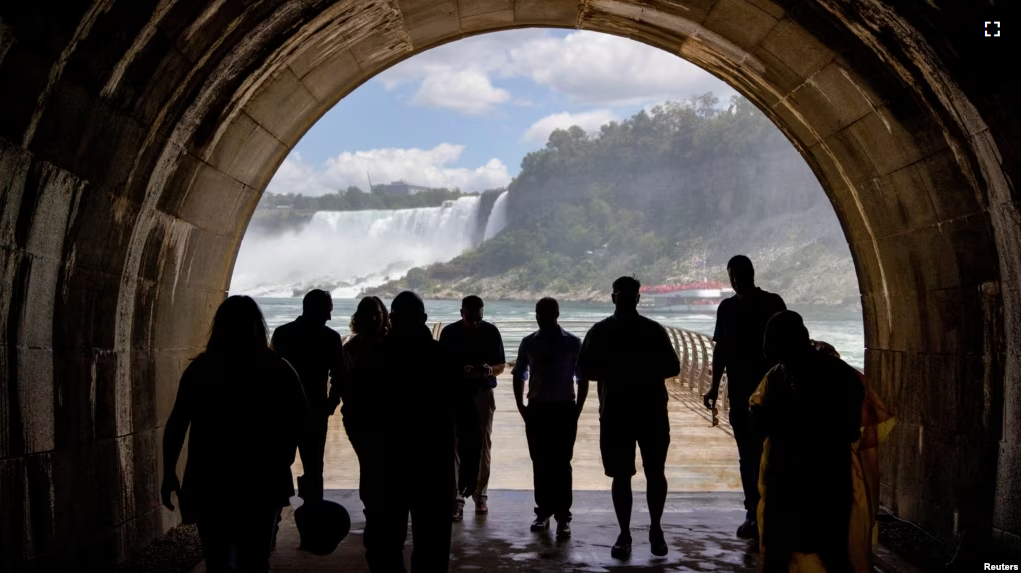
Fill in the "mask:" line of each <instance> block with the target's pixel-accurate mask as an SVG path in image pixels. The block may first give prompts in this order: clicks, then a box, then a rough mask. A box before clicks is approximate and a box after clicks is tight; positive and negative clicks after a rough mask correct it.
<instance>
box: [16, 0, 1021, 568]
mask: <svg viewBox="0 0 1021 573" xmlns="http://www.w3.org/2000/svg"><path fill="white" fill-rule="evenodd" d="M14 4H18V6H14ZM926 10H928V8H923V9H921V10H918V11H907V12H897V11H896V10H894V9H893V8H890V7H889V6H887V5H885V4H883V3H881V2H879V1H878V0H863V1H862V2H858V3H853V4H848V3H840V2H835V1H833V0H820V1H818V2H812V3H801V2H792V1H787V0H776V1H775V2H774V1H770V0H669V1H668V0H634V1H630V0H545V1H544V0H366V1H355V0H340V1H334V0H301V1H297V0H293V1H280V0H264V1H261V2H260V1H246V0H218V1H211V2H204V1H201V0H161V1H156V0H147V1H134V0H133V1H131V2H128V1H126V0H120V1H118V0H94V1H92V2H91V3H88V4H87V5H86V3H81V4H79V5H76V7H75V8H68V7H66V6H64V5H61V6H60V7H59V8H50V7H48V6H47V2H43V1H40V2H36V3H32V4H24V3H9V4H5V5H4V6H3V7H2V8H0V85H3V86H4V88H3V95H2V98H3V105H2V106H0V205H2V211H0V273H2V274H0V287H2V288H0V324H2V325H3V327H4V328H3V329H0V338H2V340H3V344H2V345H0V364H2V365H3V368H0V495H2V499H3V505H4V512H3V514H4V515H3V516H2V517H0V525H2V526H3V529H2V530H0V540H2V544H3V547H4V551H3V554H4V557H3V564H4V569H5V570H12V571H18V570H22V569H28V568H30V566H29V565H28V563H36V565H33V566H31V568H35V567H40V568H41V567H46V566H54V567H60V566H62V565H65V564H68V563H71V562H75V561H77V562H79V563H83V562H91V563H96V564H101V563H109V562H110V561H113V560H116V559H119V558H123V557H124V556H125V555H127V554H128V553H130V552H131V551H132V550H133V549H135V548H137V547H139V546H141V545H143V544H145V543H146V542H148V541H149V540H151V539H152V538H153V537H154V536H155V535H158V534H159V533H160V532H161V531H164V530H165V529H166V528H168V527H169V526H171V525H173V524H174V523H175V522H176V520H177V518H176V517H175V516H174V515H172V514H170V513H169V512H166V511H164V510H162V509H160V508H159V505H158V504H159V502H158V494H157V490H158V482H159V476H160V471H161V468H160V467H159V465H160V462H159V455H158V450H159V442H160V439H161V426H162V424H163V423H164V421H165V420H166V417H167V415H168V413H169V409H170V407H171V405H172V403H173V399H174V393H175V389H176V386H177V379H178V377H179V375H180V372H181V371H182V369H183V367H184V364H185V361H186V360H187V358H188V357H190V356H192V355H194V354H195V353H196V352H197V351H198V350H199V348H200V346H201V345H202V344H203V342H204V336H205V334H206V332H207V328H208V324H209V319H210V318H211V316H212V314H213V312H214V311H215V308H216V306H217V305H218V304H219V302H220V301H221V300H222V299H223V297H224V295H225V291H226V288H227V286H228V282H229V280H230V276H231V273H232V267H233V262H234V259H235V257H236V254H237V251H238V248H239V246H240V242H241V239H242V236H243V234H244V231H245V228H246V226H247V223H248V220H249V218H250V217H251V214H252V211H253V210H254V208H255V205H256V203H257V202H258V199H259V196H260V193H261V191H262V190H263V189H264V188H265V186H266V184H267V183H268V181H269V178H270V177H271V176H272V174H273V173H274V172H275V170H276V168H277V167H278V166H279V164H280V163H281V162H282V161H283V159H284V157H285V156H286V155H287V152H288V150H289V149H290V148H291V147H292V146H293V145H294V144H295V143H296V142H297V141H298V140H299V139H300V137H301V136H302V135H303V134H304V133H305V131H306V130H307V129H308V128H309V127H310V126H311V125H312V124H313V123H314V122H315V121H316V119H318V118H319V117H320V116H321V115H322V114H323V113H325V112H326V111H327V110H328V109H329V108H330V107H331V106H332V105H334V104H335V103H336V102H337V101H339V100H340V99H341V98H342V97H343V96H345V95H346V94H347V93H349V92H350V91H352V90H353V89H355V88H356V87H357V86H359V85H360V84H361V83H363V82H365V81H367V80H368V79H369V78H371V77H373V76H374V75H375V74H377V73H379V72H380V71H382V70H383V69H385V68H387V67H388V66H391V65H393V64H394V63H396V62H398V61H400V60H402V59H404V58H407V57H410V56H412V55H414V54H416V53H419V52H421V51H423V50H426V49H429V48H431V47H435V46H437V45H439V44H442V43H445V42H449V41H454V40H457V39H459V38H463V37H466V36H469V35H473V34H481V33H485V32H491V31H496V30H505V29H511V28H519V27H530V26H546V27H562V28H577V29H586V30H594V31H601V32H606V33H611V34H617V35H621V36H625V37H629V38H633V39H635V40H638V41H642V42H645V43H648V44H650V45H653V46H655V47H658V48H661V49H664V50H667V51H669V52H671V53H673V54H676V55H678V56H680V57H683V58H686V59H688V60H690V61H692V62H693V63H696V64H698V65H700V66H702V67H703V68H705V69H707V70H708V71H710V72H711V73H713V74H715V75H716V76H718V77H720V78H721V79H723V80H725V81H727V82H728V83H729V84H731V85H732V86H734V87H735V88H736V89H737V90H738V91H740V92H741V93H742V94H743V95H745V96H746V97H748V98H749V99H750V100H751V101H753V102H754V103H755V104H756V105H757V106H758V107H759V108H760V109H762V110H763V111H764V112H765V113H766V114H767V115H768V116H769V117H770V118H771V119H772V120H773V121H774V122H775V123H776V124H777V125H778V126H779V127H780V128H781V129H782V130H783V131H784V132H785V133H786V134H787V136H788V138H789V139H790V140H791V141H792V142H793V144H794V145H795V147H796V148H797V149H798V150H799V151H800V152H801V154H802V155H803V156H804V157H805V159H806V161H807V162H808V163H809V165H810V166H811V167H812V169H813V170H814V172H815V173H816V174H817V176H818V177H819V179H820V181H821V182H822V184H823V188H824V189H825V190H826V193H827V195H828V196H829V198H830V199H831V202H832V204H833V207H834V209H835V211H836V213H837V216H838V218H839V220H840V222H841V225H842V227H843V229H844V232H845V234H846V236H847V240H848V242H849V245H850V247H851V252H852V255H853V257H854V261H855V267H856V269H857V273H858V277H859V283H860V289H861V296H862V304H863V308H864V315H865V323H866V338H865V341H866V347H867V353H866V370H867V373H868V374H869V375H870V376H871V377H872V379H873V380H875V383H876V385H877V387H878V389H879V391H880V393H881V394H882V395H883V397H884V398H885V399H886V400H888V401H889V403H891V404H892V405H893V406H894V407H895V408H896V409H897V411H898V414H899V426H898V429H897V431H896V432H895V434H894V435H893V436H892V439H891V442H890V443H889V446H888V447H887V448H886V449H885V452H884V455H883V460H882V468H883V488H882V494H881V495H882V501H883V502H884V504H885V505H887V506H888V507H891V508H892V509H894V510H895V511H896V512H898V513H899V514H900V515H901V516H902V517H904V518H906V519H909V520H911V521H915V522H917V523H919V524H920V525H922V526H923V527H924V528H926V529H928V530H930V531H932V532H934V533H936V534H937V535H939V536H940V537H943V538H944V539H953V538H954V537H955V536H956V535H958V534H960V533H961V532H962V531H967V532H968V535H967V536H966V538H965V539H966V541H967V542H968V543H967V545H968V546H969V547H975V548H977V549H976V550H978V548H984V547H986V546H987V545H988V544H989V543H994V544H995V545H996V546H997V547H999V548H1010V549H1017V548H1018V547H1019V546H1021V541H1019V537H1018V536H1019V535H1021V515H1019V513H1018V508H1019V507H1021V503H1019V501H1021V485H1018V482H1017V481H1016V480H1015V479H1013V476H1012V473H1013V470H1014V468H1016V467H1018V465H1019V464H1021V445H1019V440H1021V412H1019V410H1018V408H1019V406H1021V400H1019V397H1018V394H1017V389H1016V387H1017V385H1018V383H1019V382H1021V370H1019V369H1021V364H1019V362H1018V360H1019V358H1021V356H1019V353H1021V274H1019V273H1021V216H1019V212H1018V205H1019V204H1018V199H1019V198H1018V195H1017V191H1016V190H1015V189H1014V187H1013V185H1012V184H1011V183H1010V181H1011V178H1010V176H1009V174H1010V173H1011V172H1013V173H1014V174H1015V175H1016V171H1017V169H1018V166H1019V160H1021V157H1019V149H1018V144H1017V140H1018V135H1021V126H1019V119H1021V115H1019V114H1018V112H1017V109H1016V105H1015V106H1014V107H1012V104H1011V103H1010V102H1011V101H1014V100H1012V99H1011V98H1012V97H1013V98H1016V96H1017V92H1016V91H1011V90H1012V89H1013V88H1011V86H1009V85H1007V84H1006V83H999V84H997V83H995V82H993V83H988V82H987V83H986V84H984V85H983V84H979V83H977V82H978V76H979V73H980V72H981V70H980V69H979V68H978V66H976V65H975V63H976V61H977V60H976V59H975V54H974V53H973V52H969V51H968V50H966V49H965V46H964V44H963V40H961V38H960V36H959V34H958V33H957V32H954V31H952V30H951V28H950V23H951V22H952V21H953V20H954V18H956V17H958V16H959V17H964V16H970V15H971V14H970V13H968V12H966V11H963V12H961V13H960V14H957V16H954V14H952V13H950V12H949V11H947V12H944V13H943V14H940V15H936V16H934V15H933V14H931V13H929V12H926ZM980 86H981V88H980Z"/></svg>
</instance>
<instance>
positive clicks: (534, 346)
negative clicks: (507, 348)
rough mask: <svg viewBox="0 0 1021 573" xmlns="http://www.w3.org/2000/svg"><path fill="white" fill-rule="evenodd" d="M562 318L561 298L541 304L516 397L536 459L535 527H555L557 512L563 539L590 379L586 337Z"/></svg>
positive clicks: (521, 354) (524, 345)
mask: <svg viewBox="0 0 1021 573" xmlns="http://www.w3.org/2000/svg"><path fill="white" fill-rule="evenodd" d="M559 317H560V306H559V305H558V304H557V301H556V300H555V299H552V298H548V297H547V298H543V299H540V300H539V302H538V303H536V305H535V320H536V322H537V323H538V324H539V330H537V331H536V332H533V333H532V334H529V335H528V336H526V337H524V338H523V339H522V340H521V348H520V350H518V359H517V362H516V363H515V364H514V369H513V371H512V373H513V375H514V399H515V401H516V402H517V406H518V412H520V413H521V417H522V418H524V420H525V437H526V438H527V440H528V454H529V456H530V457H531V458H532V474H533V480H534V481H533V484H534V487H535V521H533V522H532V527H531V529H532V531H544V530H546V529H548V528H549V520H550V517H551V516H552V517H556V519H557V538H558V539H564V538H567V537H570V536H571V502H572V497H573V495H572V488H573V483H572V479H571V471H572V470H571V458H573V457H574V440H575V438H576V437H577V435H578V417H579V416H580V415H581V410H582V408H583V407H584V406H585V397H586V396H587V395H588V380H585V379H582V378H578V377H577V368H576V364H577V361H578V353H579V352H580V351H581V340H580V339H578V337H577V336H575V335H573V334H571V333H569V332H566V331H565V330H564V329H562V328H560V325H559V324H557V318H559ZM575 379H577V384H578V399H577V403H576V402H575V393H574V385H575ZM525 380H528V405H527V406H526V405H525V402H524V386H525Z"/></svg>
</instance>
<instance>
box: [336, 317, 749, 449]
mask: <svg viewBox="0 0 1021 573" xmlns="http://www.w3.org/2000/svg"><path fill="white" fill-rule="evenodd" d="M492 322H493V324H494V325H496V327H497V328H499V329H500V333H501V334H502V335H503V340H504V347H505V348H506V349H507V350H508V351H509V352H516V349H517V348H518V345H519V344H520V343H521V339H522V338H524V337H525V336H527V335H528V334H531V333H532V332H535V330H536V329H537V328H538V326H537V325H536V324H535V321H532V320H496V321H492ZM559 324H560V326H561V327H562V328H563V329H564V330H566V331H568V332H570V333H572V334H574V335H576V336H578V337H579V338H585V334H586V333H587V332H588V331H589V329H590V328H592V325H593V324H595V322H594V321H585V320H561V321H559ZM445 325H446V324H445V323H443V322H436V323H433V325H432V328H431V331H432V335H433V338H435V339H439V337H440V331H441V330H443V327H444V326H445ZM664 328H665V329H666V331H667V334H668V335H669V336H670V344H671V345H672V346H673V348H674V352H676V353H677V358H678V360H679V361H680V363H681V372H680V374H678V375H677V376H676V377H674V378H671V379H669V380H667V392H669V393H670V395H671V397H673V398H675V399H677V400H678V401H680V402H682V403H683V404H684V405H685V406H688V407H689V408H690V409H691V410H692V411H694V412H695V413H697V414H699V415H700V416H703V417H705V418H706V419H707V420H711V419H712V415H711V414H710V413H709V411H707V410H706V409H705V406H704V405H703V404H702V397H703V396H704V395H705V393H706V392H708V391H709V387H710V386H711V385H712V380H713V348H714V347H715V346H716V343H714V342H713V340H712V337H710V336H708V335H706V334H702V333H701V332H695V331H693V330H687V329H684V328H676V327H673V326H664ZM350 337H351V335H350V334H348V335H345V336H344V337H343V340H344V342H347V340H348V339H349V338H350ZM514 362H515V361H514V360H513V359H511V360H508V361H507V365H508V366H511V367H513V366H514ZM717 404H718V410H717V412H718V418H719V422H720V426H722V427H723V428H722V429H723V430H724V431H726V432H728V433H729V432H731V431H732V430H731V429H730V422H729V419H728V416H727V412H728V410H729V409H730V401H729V399H728V398H727V376H726V374H724V375H723V381H722V382H721V383H720V393H719V400H718V401H717Z"/></svg>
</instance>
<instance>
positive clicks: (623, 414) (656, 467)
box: [578, 277, 681, 559]
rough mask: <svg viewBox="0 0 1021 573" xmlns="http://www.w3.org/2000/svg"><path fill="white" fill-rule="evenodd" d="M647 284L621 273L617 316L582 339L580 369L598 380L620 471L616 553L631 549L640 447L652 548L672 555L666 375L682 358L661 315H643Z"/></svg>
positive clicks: (605, 434)
mask: <svg viewBox="0 0 1021 573" xmlns="http://www.w3.org/2000/svg"><path fill="white" fill-rule="evenodd" d="M640 287H641V283H639V282H638V280H637V279H635V278H633V277H621V278H619V279H617V280H616V281H614V283H613V295H612V299H613V304H614V305H615V306H616V310H615V312H614V313H613V316H611V317H609V318H606V319H604V320H602V321H600V322H598V323H596V324H595V325H594V326H593V327H592V329H591V330H589V332H588V334H587V335H585V341H584V342H583V343H582V347H581V352H580V354H579V355H578V376H579V377H580V378H582V379H585V380H596V381H597V386H596V387H597V393H598V395H599V450H600V454H601V455H602V459H603V470H604V471H605V473H606V475H607V476H609V477H611V478H613V485H612V486H611V491H612V496H613V509H614V512H615V513H616V514H617V523H618V525H619V526H620V535H619V536H618V537H617V542H616V543H615V544H614V545H613V548H612V549H611V550H610V555H612V556H613V557H614V558H617V559H624V558H626V557H628V556H629V555H630V554H631V505H632V502H633V499H632V493H631V478H632V476H634V475H635V474H636V473H637V471H636V467H635V450H636V447H637V448H638V449H640V450H641V452H642V466H643V468H644V470H645V478H646V481H647V484H648V485H647V493H646V495H647V498H648V503H649V514H650V518H651V521H652V523H651V525H650V528H649V543H650V545H651V546H652V547H651V549H652V554H653V555H656V556H660V557H661V556H663V555H666V554H667V551H668V549H667V544H666V540H665V539H664V537H663V528H662V526H661V524H660V520H661V518H662V516H663V508H664V506H665V505H666V492H667V483H666V472H665V465H666V457H667V450H668V448H669V446H670V418H669V415H668V413H667V390H666V384H665V379H667V378H672V377H674V376H677V375H678V374H679V373H680V371H681V364H680V361H679V360H678V358H677V353H676V352H675V351H674V348H673V345H672V344H671V343H670V337H669V335H667V332H666V329H664V328H663V327H662V326H661V325H660V324H659V323H658V322H656V321H654V320H651V319H649V318H646V317H644V316H641V315H640V314H638V299H639V288H640Z"/></svg>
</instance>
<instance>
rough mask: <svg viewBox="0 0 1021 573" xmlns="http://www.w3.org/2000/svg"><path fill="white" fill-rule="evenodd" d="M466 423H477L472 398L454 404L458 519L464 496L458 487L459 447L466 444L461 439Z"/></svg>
mask: <svg viewBox="0 0 1021 573" xmlns="http://www.w3.org/2000/svg"><path fill="white" fill-rule="evenodd" d="M468 424H473V425H475V424H478V415H477V414H476V413H475V400H474V398H469V399H465V400H464V401H463V402H459V403H458V404H457V405H456V406H455V411H454V512H453V514H454V519H455V520H460V519H461V518H462V517H463V512H464V496H462V495H461V493H460V491H459V489H460V488H459V487H458V484H459V482H458V476H460V475H461V449H462V448H464V447H466V446H467V445H468V444H467V443H466V442H465V441H464V440H462V439H461V431H462V429H463V428H465V427H466V426H467V425H468ZM475 445H477V444H475Z"/></svg>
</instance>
